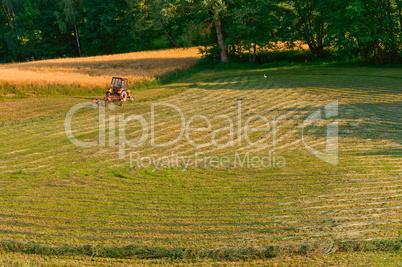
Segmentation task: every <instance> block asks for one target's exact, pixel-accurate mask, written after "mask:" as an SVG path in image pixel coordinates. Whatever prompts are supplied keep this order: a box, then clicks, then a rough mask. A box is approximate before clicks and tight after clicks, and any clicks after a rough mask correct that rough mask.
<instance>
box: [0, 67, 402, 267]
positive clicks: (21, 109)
mask: <svg viewBox="0 0 402 267" xmlns="http://www.w3.org/2000/svg"><path fill="white" fill-rule="evenodd" d="M263 74H267V75H268V79H264V78H263ZM134 97H135V98H136V99H137V101H136V102H133V103H130V104H127V105H125V106H124V107H120V106H118V107H116V109H115V110H112V111H110V110H108V109H107V112H106V118H107V120H108V123H107V125H106V126H107V127H106V143H105V146H95V147H91V148H82V147H77V146H75V145H74V144H72V143H71V142H70V140H68V138H67V137H66V134H65V125H64V124H65V116H66V113H67V111H68V110H69V109H70V108H72V107H73V106H74V105H75V104H78V103H84V102H91V98H90V97H63V98H54V99H53V98H44V99H35V98H27V99H24V100H7V101H3V102H0V112H1V114H2V115H3V116H1V122H0V125H1V126H0V132H1V135H0V143H1V144H2V145H1V147H0V155H1V156H0V185H1V191H2V194H1V195H0V206H1V209H0V251H3V253H4V259H5V260H3V261H7V260H8V261H10V262H11V261H19V262H24V263H27V264H28V263H31V264H33V265H35V264H36V262H43V263H46V260H48V263H49V264H57V263H59V264H75V262H80V261H81V262H86V263H87V264H89V263H90V260H95V262H99V261H103V262H104V263H105V264H109V265H114V263H113V261H116V259H110V258H117V259H119V258H121V259H119V263H121V264H129V263H132V261H134V262H135V263H139V264H141V263H142V264H158V263H159V264H179V263H180V260H181V259H182V260H183V262H182V263H186V262H187V263H189V264H199V265H203V264H204V265H214V264H216V265H219V264H228V265H229V264H231V263H233V262H231V261H235V263H236V264H239V265H241V264H245V263H246V262H244V260H250V262H248V264H254V265H260V264H279V265H281V264H283V265H288V264H293V263H298V264H300V265H309V264H314V263H315V264H320V263H321V264H325V263H327V264H329V263H331V264H335V265H343V264H345V265H346V264H348V265H365V264H364V263H372V262H374V263H377V264H375V265H384V266H392V265H394V266H398V264H400V260H401V259H400V250H401V238H402V230H401V229H402V215H401V208H402V180H401V177H402V169H401V163H402V161H401V156H402V144H401V140H402V105H401V104H402V72H401V70H400V69H397V68H366V67H336V66H331V65H329V66H326V65H320V66H293V67H277V68H269V69H260V70H255V69H254V70H203V71H200V72H199V73H197V74H195V75H192V76H188V77H184V78H181V79H180V80H177V81H175V82H174V83H170V84H167V85H164V86H161V87H158V88H154V89H147V90H139V91H135V92H134ZM240 99H241V109H242V115H241V119H242V122H243V124H244V123H245V121H246V120H247V119H248V118H252V116H255V115H261V116H264V117H266V118H268V119H269V121H270V123H271V124H270V125H271V127H273V123H275V131H269V132H268V133H261V132H253V133H251V134H250V135H249V138H250V139H251V140H252V141H253V142H256V143H259V144H268V145H267V146H265V147H263V148H261V147H255V146H252V145H250V144H248V143H247V142H245V141H244V140H245V138H246V136H245V133H244V132H242V133H239V132H238V131H237V130H236V131H235V133H234V137H233V146H230V147H228V146H224V144H226V143H227V142H228V140H230V137H228V131H225V130H223V131H220V132H215V133H214V130H217V129H221V128H222V127H225V126H226V125H227V124H228V120H227V119H223V118H222V117H220V118H215V119H213V118H214V116H216V115H223V116H226V118H228V117H229V118H231V119H232V120H233V121H234V124H235V125H238V123H239V117H238V108H239V101H240ZM334 100H338V102H339V111H338V116H335V117H331V118H327V119H322V120H320V121H319V122H318V123H317V124H314V125H311V124H309V125H307V126H306V128H305V129H304V131H305V132H304V133H305V136H304V137H305V142H306V143H308V144H309V145H310V146H311V147H312V148H314V149H317V150H321V151H322V150H324V149H325V125H327V124H328V123H334V122H337V123H338V125H339V164H338V165H337V166H332V165H330V164H327V163H325V162H323V161H321V160H320V159H318V158H317V157H315V156H313V155H312V154H311V153H310V152H309V151H308V150H307V149H306V147H305V146H304V144H303V142H302V128H303V124H304V122H305V121H306V119H307V118H308V116H309V115H310V114H312V113H314V112H315V111H316V110H317V109H319V108H321V107H324V106H325V105H327V104H329V103H331V102H332V101H334ZM162 102H164V103H170V104H174V105H176V106H177V107H179V108H180V109H181V110H182V112H183V114H184V116H185V119H186V120H187V122H188V121H189V120H190V118H191V117H192V116H195V115H202V116H205V117H202V118H201V117H196V118H195V119H194V120H193V121H192V123H191V125H192V127H193V128H196V127H200V128H201V127H206V126H205V120H204V119H203V118H209V119H210V120H211V122H212V128H211V129H210V130H209V131H206V132H197V131H191V132H189V133H188V136H189V138H191V140H193V141H194V142H195V143H197V144H199V145H202V144H206V143H208V142H209V140H211V138H212V137H215V140H217V144H215V145H209V146H204V147H198V148H195V147H194V146H193V145H191V144H190V143H189V142H188V140H187V139H186V138H185V137H183V138H182V139H181V140H180V141H179V142H178V143H177V144H176V145H174V146H171V147H164V148H160V147H155V146H152V145H151V143H150V138H148V139H147V140H146V143H145V144H144V145H143V146H142V147H140V148H130V147H127V150H126V151H125V152H126V157H125V158H124V159H119V151H120V150H121V148H120V147H119V146H118V145H117V142H118V140H119V139H118V137H119V133H120V132H119V129H120V128H119V127H118V126H120V127H121V125H119V123H118V122H119V120H118V118H119V117H118V116H124V117H123V118H127V116H129V115H141V116H142V117H143V118H145V119H146V120H147V122H150V121H151V105H152V103H162ZM113 116H115V117H113ZM154 119H155V124H154V129H155V140H156V142H157V143H161V142H167V141H169V140H172V139H174V138H175V137H176V136H178V134H179V133H180V122H181V118H180V117H179V116H178V113H177V112H176V111H174V110H172V109H169V108H167V107H164V108H159V109H158V110H157V112H156V113H155V114H154ZM99 120H100V117H99V114H98V109H90V108H88V109H85V110H82V111H81V112H78V113H77V114H76V115H75V116H74V117H73V123H72V132H73V134H74V135H75V136H76V137H77V138H78V139H80V140H83V141H88V142H89V141H96V140H98V136H99V127H98V122H99ZM110 122H114V123H115V126H116V127H117V128H116V130H115V131H110V129H111V128H110V127H111V126H112V125H113V123H110ZM250 123H251V125H252V126H253V127H264V125H265V122H264V121H263V120H261V119H258V118H256V117H255V119H253V120H250ZM140 126H141V125H140V124H139V123H136V122H130V123H127V125H126V129H125V132H126V134H127V136H126V137H127V139H129V140H139V139H140V137H141V135H142V134H143V128H141V127H140ZM272 129H273V128H271V130H272ZM239 138H241V140H243V141H242V143H240V141H239V140H240V139H239ZM274 139H275V140H276V142H273V140H274ZM133 142H134V141H133ZM236 152H237V153H238V154H239V155H245V154H246V153H249V154H250V156H255V157H262V156H265V157H268V155H269V154H270V153H271V156H272V155H275V157H276V159H277V160H279V159H281V160H283V163H285V164H282V165H280V166H279V165H275V164H272V165H275V166H270V167H266V168H264V167H261V166H254V165H251V166H248V167H247V168H246V167H243V168H241V167H239V166H238V165H236V166H235V165H234V164H229V165H228V166H226V165H225V166H218V167H217V168H204V167H203V166H198V167H196V166H194V165H190V166H188V167H187V168H185V170H183V166H182V165H180V164H179V165H177V166H169V165H166V166H163V165H162V166H159V168H155V166H154V165H151V166H149V167H148V168H140V167H139V166H136V165H135V164H131V165H134V167H136V168H130V157H129V154H130V153H138V154H134V155H141V157H144V158H145V157H154V158H162V157H165V158H164V159H166V158H167V157H169V156H171V155H172V153H173V154H178V155H180V156H188V157H191V156H192V155H195V153H202V154H200V155H203V156H205V157H210V158H209V159H211V157H214V156H216V157H217V158H218V159H221V158H224V157H227V158H228V160H229V162H231V163H233V160H234V159H235V153H236ZM271 159H272V157H271ZM131 161H132V159H131ZM131 163H133V162H131ZM201 165H202V164H201ZM256 165H258V164H256ZM284 165H285V166H284ZM342 242H346V243H342ZM348 242H351V243H348ZM161 251H162V252H161ZM380 251H383V252H380ZM356 252H360V253H357V254H356ZM363 252H365V253H363ZM20 253H23V254H20ZM26 253H28V254H29V253H33V254H36V255H26ZM271 257H274V258H271ZM124 258H130V259H124ZM149 258H156V259H155V260H149ZM337 263H339V264H337Z"/></svg>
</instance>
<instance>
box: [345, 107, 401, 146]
mask: <svg viewBox="0 0 402 267" xmlns="http://www.w3.org/2000/svg"><path fill="white" fill-rule="evenodd" d="M339 118H340V119H344V120H346V125H341V126H340V133H341V136H343V137H356V138H363V139H377V140H389V141H393V142H396V143H398V144H402V101H396V102H392V103H354V104H350V105H347V104H342V105H340V106H339Z"/></svg>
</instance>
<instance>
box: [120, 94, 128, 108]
mask: <svg viewBox="0 0 402 267" xmlns="http://www.w3.org/2000/svg"><path fill="white" fill-rule="evenodd" d="M126 100H127V92H126V91H123V92H121V94H120V101H121V105H122V106H123V103H124V102H125V101H126Z"/></svg>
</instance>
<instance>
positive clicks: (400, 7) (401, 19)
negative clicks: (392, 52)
mask: <svg viewBox="0 0 402 267" xmlns="http://www.w3.org/2000/svg"><path fill="white" fill-rule="evenodd" d="M397 5H398V13H399V27H400V28H401V31H402V4H401V1H398V4H397Z"/></svg>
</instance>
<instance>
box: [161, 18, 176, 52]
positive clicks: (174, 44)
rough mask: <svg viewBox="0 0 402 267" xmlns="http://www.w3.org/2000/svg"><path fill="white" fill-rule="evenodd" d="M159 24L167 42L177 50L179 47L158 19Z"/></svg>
mask: <svg viewBox="0 0 402 267" xmlns="http://www.w3.org/2000/svg"><path fill="white" fill-rule="evenodd" d="M159 23H160V24H161V27H162V29H163V31H164V32H165V33H166V35H167V37H168V38H169V42H170V44H171V45H172V46H175V47H177V48H179V47H180V45H179V44H178V43H177V42H176V41H175V40H174V39H173V37H172V36H171V35H170V33H169V31H168V30H167V29H166V27H165V24H163V21H162V20H161V19H160V20H159Z"/></svg>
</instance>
